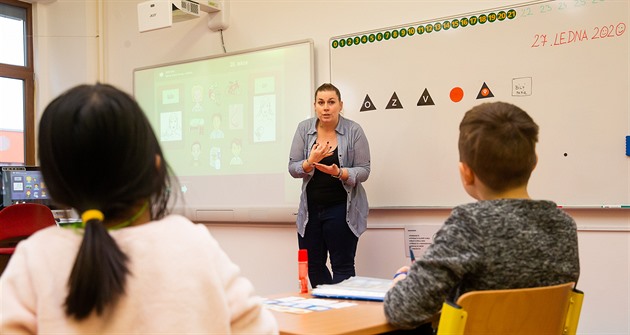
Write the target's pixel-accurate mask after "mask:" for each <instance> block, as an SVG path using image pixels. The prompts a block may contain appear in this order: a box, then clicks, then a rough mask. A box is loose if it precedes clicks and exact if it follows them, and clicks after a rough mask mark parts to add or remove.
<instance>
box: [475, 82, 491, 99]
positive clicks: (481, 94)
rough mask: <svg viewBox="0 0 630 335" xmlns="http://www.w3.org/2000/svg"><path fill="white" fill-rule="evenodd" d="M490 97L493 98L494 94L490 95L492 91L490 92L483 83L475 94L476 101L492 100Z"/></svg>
mask: <svg viewBox="0 0 630 335" xmlns="http://www.w3.org/2000/svg"><path fill="white" fill-rule="evenodd" d="M492 97H494V94H492V91H490V88H488V85H486V82H484V83H483V85H481V89H480V90H479V94H477V99H485V98H492Z"/></svg>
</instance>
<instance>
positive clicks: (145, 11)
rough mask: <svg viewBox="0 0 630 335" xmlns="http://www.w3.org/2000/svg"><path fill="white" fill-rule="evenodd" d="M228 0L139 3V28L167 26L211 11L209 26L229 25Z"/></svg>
mask: <svg viewBox="0 0 630 335" xmlns="http://www.w3.org/2000/svg"><path fill="white" fill-rule="evenodd" d="M228 10H229V2H228V0H220V1H204V0H199V1H196V0H153V1H144V2H141V3H139V4H138V30H139V31H140V32H141V33H142V32H145V31H151V30H156V29H161V28H167V27H170V26H172V25H173V23H177V22H182V21H186V20H190V19H196V18H199V17H201V16H202V13H204V12H205V13H209V14H210V19H209V21H208V27H209V28H210V29H211V30H213V31H218V30H225V29H227V27H228V20H227V19H228V16H227V15H228Z"/></svg>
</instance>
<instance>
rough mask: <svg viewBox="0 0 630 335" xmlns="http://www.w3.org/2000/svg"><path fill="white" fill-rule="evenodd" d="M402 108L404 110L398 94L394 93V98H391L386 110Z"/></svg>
mask: <svg viewBox="0 0 630 335" xmlns="http://www.w3.org/2000/svg"><path fill="white" fill-rule="evenodd" d="M401 108H403V105H402V103H401V102H400V99H398V95H397V94H396V92H394V94H392V97H391V98H389V102H388V103H387V107H385V109H401Z"/></svg>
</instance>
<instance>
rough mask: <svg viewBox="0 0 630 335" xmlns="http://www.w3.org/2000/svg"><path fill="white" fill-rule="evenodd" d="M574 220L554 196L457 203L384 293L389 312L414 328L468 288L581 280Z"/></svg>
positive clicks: (406, 326)
mask: <svg viewBox="0 0 630 335" xmlns="http://www.w3.org/2000/svg"><path fill="white" fill-rule="evenodd" d="M579 273H580V266H579V257H578V242H577V229H576V225H575V221H574V220H573V219H572V218H571V217H570V216H568V215H567V214H566V213H565V212H564V211H562V210H560V209H558V206H557V205H556V204H555V203H553V202H551V201H536V200H524V199H501V200H488V201H479V202H476V203H470V204H466V205H461V206H458V207H455V208H454V209H453V211H452V213H451V215H450V216H449V218H448V219H447V220H446V222H445V223H444V226H443V227H442V228H441V229H440V231H439V232H438V233H437V234H436V236H435V238H434V241H433V244H432V245H431V246H429V248H428V249H427V251H426V252H425V253H424V255H423V256H422V257H421V258H419V259H417V260H416V262H414V263H413V265H412V266H411V269H410V271H409V274H408V276H407V278H405V279H403V280H401V281H400V282H398V283H397V284H396V286H394V287H393V288H391V289H390V290H389V292H387V295H386V296H385V315H386V316H387V319H388V320H389V322H390V323H392V324H393V325H395V326H397V327H400V328H403V329H409V328H414V327H417V326H419V325H420V324H422V323H424V322H425V321H426V320H427V319H429V318H430V317H432V316H433V315H434V314H436V313H437V312H439V311H440V309H441V307H442V303H443V302H444V301H445V299H449V300H452V301H456V300H457V297H459V296H460V295H461V294H463V293H465V292H468V291H476V290H490V289H506V288H523V287H535V286H547V285H554V284H560V283H566V282H570V281H575V282H577V279H578V276H579Z"/></svg>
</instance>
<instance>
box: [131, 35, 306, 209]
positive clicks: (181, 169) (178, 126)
mask: <svg viewBox="0 0 630 335" xmlns="http://www.w3.org/2000/svg"><path fill="white" fill-rule="evenodd" d="M313 84H314V83H313V59H312V42H311V41H303V42H299V43H292V44H287V45H282V46H273V47H269V48H263V49H256V50H251V51H245V52H239V53H230V54H225V55H220V56H217V57H211V58H204V59H197V60H192V61H185V62H181V63H177V64H166V65H159V66H154V67H147V68H142V69H137V70H136V71H134V95H135V97H136V99H137V100H138V102H139V103H140V105H141V106H142V108H143V109H144V111H145V113H146V114H147V116H148V117H149V119H150V120H151V123H152V125H153V127H154V130H155V133H156V135H157V137H158V139H159V140H160V143H161V145H162V148H163V150H164V152H165V156H166V159H167V161H168V163H169V164H170V166H171V167H172V168H173V170H174V172H175V174H176V175H177V176H178V178H179V180H180V183H181V186H182V192H183V194H184V204H183V206H184V207H185V208H186V209H187V212H190V213H194V212H195V211H197V210H206V209H208V210H233V209H260V208H267V209H274V208H292V207H297V203H298V200H299V191H300V185H301V181H297V180H294V179H293V178H291V177H290V176H289V175H288V172H287V164H288V153H289V148H290V144H291V140H292V139H293V134H294V132H295V128H296V126H297V124H298V123H299V122H300V121H301V120H303V119H305V118H307V117H309V116H310V115H311V112H312V110H313V107H312V104H313V97H312V94H313ZM190 216H191V219H193V220H195V219H197V218H196V217H195V215H194V214H191V215H190Z"/></svg>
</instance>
